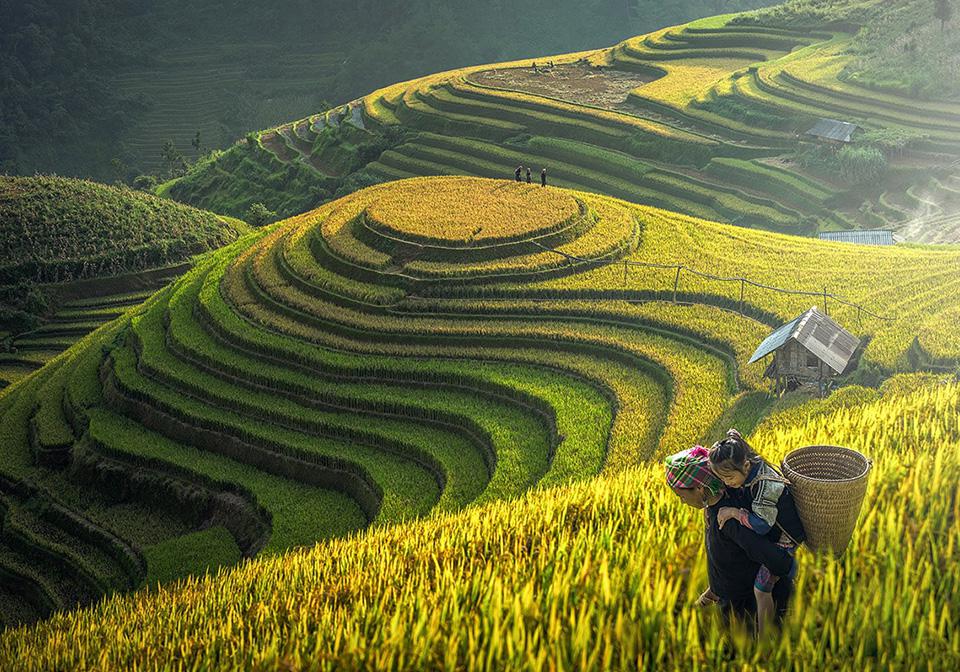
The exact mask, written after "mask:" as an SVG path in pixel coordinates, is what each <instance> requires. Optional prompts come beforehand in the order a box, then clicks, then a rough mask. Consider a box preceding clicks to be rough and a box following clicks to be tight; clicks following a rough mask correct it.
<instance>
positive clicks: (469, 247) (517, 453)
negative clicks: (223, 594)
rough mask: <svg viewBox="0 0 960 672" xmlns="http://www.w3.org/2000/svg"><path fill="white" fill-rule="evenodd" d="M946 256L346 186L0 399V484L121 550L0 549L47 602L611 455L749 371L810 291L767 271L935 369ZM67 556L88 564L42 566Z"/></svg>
mask: <svg viewBox="0 0 960 672" xmlns="http://www.w3.org/2000/svg"><path fill="white" fill-rule="evenodd" d="M691 250H697V253H696V255H692V254H691ZM814 250H816V252H814ZM812 254H816V255H817V256H819V257H820V258H822V259H823V260H824V261H823V263H822V264H821V265H818V267H817V268H809V267H806V266H805V265H804V264H803V261H802V260H804V259H808V258H810V256H811V255H812ZM676 265H681V266H683V268H682V269H681V271H682V272H681V273H680V274H679V275H678V274H677V271H676ZM958 266H960V255H958V254H957V253H956V252H947V251H944V252H933V251H917V250H908V249H904V250H889V251H885V252H884V253H883V254H882V255H874V256H869V255H866V254H865V253H864V251H863V250H862V249H860V248H856V247H853V246H845V245H842V244H832V245H831V244H821V243H815V242H812V241H805V240H803V239H800V238H793V237H777V236H775V235H773V234H763V233H759V232H749V231H745V230H742V229H731V228H729V227H724V226H721V225H717V224H713V223H710V222H706V221H702V220H694V219H690V218H687V217H684V216H682V215H676V214H671V213H667V212H664V211H660V210H655V209H650V208H644V207H640V206H634V205H630V204H628V203H626V202H624V201H618V200H614V199H610V198H608V197H602V196H597V195H592V194H589V193H586V192H575V191H566V190H562V189H558V188H555V187H548V188H546V189H542V188H540V187H539V186H536V185H526V184H516V183H514V182H512V181H504V180H487V179H479V178H464V177H451V178H446V179H416V180H407V181H403V182H398V183H396V184H388V185H383V186H380V187H374V188H371V189H368V190H365V191H362V192H358V193H357V194H355V195H354V196H351V197H348V198H346V199H343V200H340V201H337V202H335V203H333V204H330V205H329V206H325V207H323V208H321V209H319V210H316V211H312V212H310V213H307V214H305V215H302V216H299V217H296V218H293V219H291V220H288V221H285V222H283V223H280V224H278V225H275V226H272V227H270V228H268V229H266V230H263V231H260V232H257V233H254V234H251V235H248V236H247V237H245V238H243V239H242V240H241V241H239V242H238V243H235V244H233V245H231V246H229V247H227V248H225V249H224V250H222V251H221V252H218V253H217V254H215V255H213V256H208V257H207V258H206V259H205V260H204V261H203V262H201V263H200V264H199V265H198V266H197V267H196V268H195V269H194V270H192V271H191V272H189V273H188V274H187V275H186V276H184V277H183V278H182V279H181V280H179V281H177V282H175V283H174V284H172V285H171V286H170V287H168V288H166V289H164V290H163V291H161V292H159V293H157V294H156V295H154V296H153V297H151V298H150V299H149V300H148V301H147V302H146V303H144V304H143V305H142V306H141V307H139V308H136V309H134V310H133V311H131V312H128V313H126V314H125V315H124V316H123V317H122V318H121V319H118V320H115V321H113V322H110V323H109V324H107V325H106V326H104V327H101V328H99V329H97V330H96V331H94V332H93V333H91V334H90V335H88V336H86V337H84V339H83V340H82V341H81V344H80V345H78V346H76V347H74V348H71V349H70V350H67V351H66V352H65V353H63V354H61V355H59V356H57V357H56V358H55V359H54V360H53V361H52V362H51V363H50V364H49V365H47V366H46V367H44V368H43V369H41V370H40V371H39V372H38V373H36V374H35V375H33V376H32V377H30V378H29V379H27V380H25V381H23V382H22V383H20V384H19V385H18V386H16V387H15V388H13V390H11V391H10V392H9V393H8V394H6V395H5V396H3V397H0V400H2V404H3V417H2V424H0V428H2V431H3V432H4V434H3V435H4V436H5V437H6V438H5V439H4V442H3V445H4V450H5V455H4V459H3V462H2V464H3V478H4V480H3V481H2V483H4V484H5V485H4V486H3V487H4V491H3V492H4V498H5V502H7V506H8V507H9V508H11V510H14V511H17V510H19V509H20V508H21V507H26V506H27V503H28V501H36V500H39V501H47V502H49V503H50V504H49V505H50V506H54V505H55V504H56V505H57V506H64V507H68V508H70V510H71V511H72V514H71V515H73V516H76V517H77V519H78V520H80V521H82V525H83V529H84V530H86V529H88V528H89V529H92V530H96V534H97V535H100V536H104V537H109V538H111V539H113V538H116V539H119V540H123V542H122V543H121V542H120V541H117V544H119V545H116V547H115V548H114V547H113V546H111V548H114V551H115V554H117V553H120V551H119V550H117V549H119V548H124V549H127V550H125V551H123V553H122V556H123V558H128V559H127V560H122V562H124V563H127V564H126V565H124V567H125V569H124V570H123V572H121V569H120V568H118V566H117V562H119V561H117V560H116V558H114V560H112V561H107V560H105V559H99V560H97V563H93V561H92V560H85V559H84V558H83V557H78V556H77V554H76V553H75V552H74V551H72V550H70V549H71V548H72V545H71V543H67V542H69V540H70V539H71V537H70V536H69V535H76V534H78V533H77V532H76V531H75V530H74V531H73V532H71V530H70V529H67V530H64V529H61V528H58V529H57V531H51V532H50V533H51V534H53V535H54V536H55V537H56V538H58V539H61V542H63V543H59V544H58V545H56V552H51V553H48V554H47V555H46V556H44V557H47V558H49V562H43V563H34V564H31V562H30V561H29V558H30V557H31V550H30V549H31V548H33V547H29V548H27V547H24V546H18V545H17V543H19V542H17V543H12V542H9V540H7V538H6V537H4V538H3V544H4V546H3V547H2V548H3V549H4V551H3V552H4V555H0V567H3V568H5V571H7V572H8V575H9V576H17V577H19V578H18V581H20V580H27V579H29V585H31V586H33V588H31V591H32V592H30V594H29V595H27V598H28V602H30V604H31V605H32V607H31V608H32V609H33V611H32V612H28V613H32V614H35V615H36V614H43V613H46V612H48V611H49V610H50V609H51V608H53V607H54V606H58V605H62V606H69V605H72V604H76V603H84V602H88V601H90V600H92V599H94V598H95V597H96V596H97V595H98V594H100V593H102V592H109V590H111V589H118V588H119V589H122V588H123V586H124V585H126V586H128V587H129V586H130V585H136V584H137V583H139V582H141V581H143V580H144V579H145V578H148V579H149V580H150V581H155V580H169V579H171V578H174V577H176V576H180V575H183V574H189V573H191V572H195V571H200V570H201V569H202V568H203V567H207V566H217V565H219V564H223V563H227V564H229V563H230V562H232V561H233V560H231V558H233V559H234V560H235V559H237V558H239V557H242V556H243V557H249V556H253V555H256V554H260V553H277V552H280V551H284V550H286V549H289V548H291V547H294V546H299V545H309V544H312V543H314V542H315V541H317V540H323V539H328V538H332V537H338V536H342V535H344V534H346V533H348V532H350V531H355V530H359V529H363V528H366V527H368V526H371V525H373V526H375V527H378V526H381V525H386V524H391V523H396V522H400V521H403V520H409V519H412V518H417V517H422V516H425V515H428V514H431V513H434V512H442V511H448V512H452V511H456V510H459V509H462V508H463V507H467V506H473V505H478V504H480V503H484V502H490V501H493V500H499V499H505V498H506V499H509V498H512V497H516V496H519V495H522V494H523V493H524V492H525V491H526V490H528V489H529V488H532V487H535V486H547V485H559V484H564V483H570V482H572V481H577V480H582V479H585V478H589V477H592V476H595V475H596V474H598V473H601V472H604V473H613V472H620V471H623V470H625V469H629V468H632V467H634V466H636V465H640V464H644V463H646V462H647V461H648V460H649V459H650V458H651V457H654V456H656V455H662V454H664V453H666V452H668V451H670V450H673V449H676V448H678V447H682V446H685V445H690V444H692V443H694V442H696V441H698V440H701V439H702V438H704V437H706V436H708V435H709V434H710V432H711V431H712V430H713V429H714V428H715V426H717V424H718V423H721V422H723V421H724V420H722V418H725V417H726V414H729V413H730V412H735V409H736V405H737V403H738V400H740V399H741V398H744V399H749V398H750V393H752V392H755V391H757V390H760V389H762V388H763V382H762V380H761V378H760V372H761V369H760V365H759V364H757V365H746V364H745V361H746V359H747V357H748V356H749V354H750V353H751V352H752V347H753V346H754V345H755V344H756V343H757V342H759V340H760V339H762V337H763V336H764V335H765V333H766V332H767V331H768V330H769V329H770V328H771V327H772V326H775V325H776V324H778V323H779V322H781V321H784V320H786V319H789V318H792V317H794V316H795V314H797V313H799V312H802V310H804V309H806V308H808V307H809V305H810V304H811V303H816V302H818V301H817V298H811V296H810V295H795V294H783V293H779V292H777V291H773V290H770V289H766V288H765V287H764V286H767V285H777V286H780V287H782V288H784V289H788V290H794V291H809V292H810V294H814V295H816V294H818V292H819V290H820V289H821V288H822V283H827V285H828V286H829V287H830V288H831V289H834V290H836V291H839V289H841V288H842V290H843V292H844V295H843V296H842V297H835V295H834V293H833V292H831V293H830V296H829V299H828V300H829V301H831V302H832V303H830V304H828V306H827V307H828V310H830V311H831V314H832V315H834V316H835V317H836V318H837V319H839V320H840V321H841V322H842V323H844V324H846V325H847V326H849V327H850V328H852V329H854V330H855V331H857V333H858V334H859V335H861V336H862V337H866V338H869V339H870V344H869V346H868V348H867V349H866V352H865V353H864V358H865V359H866V360H868V361H870V362H872V363H874V364H875V365H876V366H878V367H881V368H883V369H886V370H888V371H895V370H897V369H909V368H911V366H912V363H913V362H915V361H916V360H917V358H922V359H923V360H924V361H929V362H937V363H940V364H941V365H944V366H951V365H952V363H953V362H956V361H958V359H960V343H958V342H957V341H956V339H955V338H954V336H953V335H952V334H951V333H950V332H949V330H944V329H943V326H944V323H943V319H944V318H943V316H944V315H949V314H950V310H952V309H953V308H952V307H954V306H956V305H960V300H958V297H957V293H956V291H955V290H956V287H955V286H954V285H956V283H955V282H954V281H953V280H952V278H954V277H956V272H957V269H958ZM824 269H827V270H824ZM878 269H883V270H882V272H881V271H879V270H878ZM704 272H707V273H708V274H709V275H706V276H705V275H702V273H704ZM721 278H737V279H734V280H729V279H727V280H723V279H721ZM739 278H745V280H744V281H743V282H741V281H740V280H739ZM746 283H749V284H746ZM742 288H745V289H746V292H745V295H744V296H743V297H742V299H741V297H740V291H741V289H742ZM905 297H909V300H906V299H905ZM839 298H843V299H844V300H846V301H849V302H850V303H849V304H841V303H839V302H838V300H839ZM638 301H639V303H637V302H638ZM107 309H108V306H97V307H94V306H76V308H75V311H80V312H79V313H77V314H78V315H81V316H82V315H86V314H87V313H86V312H85V311H89V310H93V311H94V312H95V313H96V314H98V315H101V314H102V315H104V316H106V312H104V311H107ZM864 311H866V312H864ZM871 314H877V315H880V316H881V317H885V316H886V315H888V314H889V315H892V316H894V317H895V319H894V320H892V321H886V320H882V319H879V318H876V317H872V316H871ZM70 316H71V314H67V315H65V318H66V317H70ZM91 326H92V325H91ZM915 335H919V338H918V339H917V340H916V341H914V336H915ZM65 464H70V465H71V467H70V469H69V470H68V471H60V470H59V467H61V466H62V465H65ZM34 487H37V488H40V490H39V492H37V493H35V492H34V491H32V490H28V489H27V488H34ZM79 490H82V491H83V492H85V493H87V494H86V495H84V496H83V497H77V496H76V494H75V493H77V492H78V491H79ZM27 492H29V494H23V493H27ZM154 509H158V510H159V511H160V512H161V514H162V515H160V522H159V523H151V524H150V525H148V526H147V528H146V529H147V530H148V533H147V534H146V535H145V533H144V519H143V513H142V512H144V511H148V510H149V511H152V510H154ZM71 520H72V519H71ZM77 524H78V525H79V524H80V523H77ZM27 527H28V528H29V526H27ZM31 529H32V528H31ZM71 529H72V528H71ZM31 534H32V535H33V536H32V537H31V539H34V542H33V543H34V544H35V545H39V546H40V547H47V546H49V544H51V543H53V542H52V541H51V540H50V539H48V538H47V537H45V536H43V533H41V532H37V531H36V530H33V531H32V532H31ZM91 534H93V533H91ZM197 534H201V535H207V537H203V538H204V539H205V541H204V542H202V543H201V542H199V541H198V540H197V537H196V536H195V535H197ZM64 535H68V536H64ZM98 538H99V537H98ZM91 552H92V551H91ZM181 555H182V556H183V557H188V558H190V560H189V561H188V562H184V563H178V562H176V561H175V560H173V559H174V558H178V557H180V556H181ZM111 557H113V556H111ZM129 558H133V559H132V560H129ZM94 565H95V566H94ZM64 566H69V567H71V568H73V569H71V570H70V571H75V572H80V573H81V574H82V575H83V576H86V577H87V578H86V579H84V580H85V581H87V583H86V584H83V585H82V586H81V585H79V584H78V586H76V587H74V588H72V589H70V591H68V592H64V590H61V589H59V588H58V589H56V590H55V589H53V588H51V587H50V586H53V585H55V584H56V581H55V580H54V577H55V576H56V575H57V574H58V573H60V572H63V571H66V570H64ZM101 570H102V571H103V572H105V574H103V575H101ZM124 572H126V573H124ZM6 575H7V574H5V576H6ZM87 575H90V576H87ZM121 575H122V576H124V577H126V578H124V580H123V581H125V582H126V583H124V582H120V583H117V581H119V579H117V578H116V577H118V576H121ZM24 577H26V578H24ZM111 577H113V578H111ZM78 581H79V579H78ZM4 585H7V586H8V587H9V584H8V583H4ZM57 585H58V584H57ZM94 587H97V588H99V589H100V590H99V592H98V591H97V590H94ZM22 592H23V591H21V593H22ZM22 597H23V595H22V594H21V598H22ZM11 599H12V598H11ZM18 599H19V598H18ZM15 613H21V614H22V613H24V612H23V610H22V609H21V610H20V611H18V612H15ZM19 618H21V617H17V618H16V619H14V622H15V621H16V620H18V619H19ZM22 618H26V616H23V617H22ZM27 620H29V619H27Z"/></svg>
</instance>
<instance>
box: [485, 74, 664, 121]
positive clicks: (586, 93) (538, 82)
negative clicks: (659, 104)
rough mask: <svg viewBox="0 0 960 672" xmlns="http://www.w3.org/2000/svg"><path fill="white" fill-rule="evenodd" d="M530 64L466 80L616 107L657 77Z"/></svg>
mask: <svg viewBox="0 0 960 672" xmlns="http://www.w3.org/2000/svg"><path fill="white" fill-rule="evenodd" d="M537 65H538V68H537V71H536V72H534V70H533V68H532V67H526V68H502V69H499V68H498V69H494V70H483V71H482V72H476V73H473V74H471V75H470V76H469V77H468V78H467V79H468V80H469V81H471V82H473V83H475V84H480V85H482V86H494V87H497V88H501V89H513V90H515V91H523V92H524V93H531V94H534V95H538V96H549V97H551V98H559V99H561V100H565V101H569V102H571V103H576V104H578V105H594V106H596V107H603V108H606V109H609V110H615V109H617V108H618V107H619V106H620V105H622V104H623V103H624V102H625V101H626V100H627V96H628V95H629V93H630V92H631V91H633V90H634V89H636V88H637V87H640V86H643V85H644V84H647V83H649V82H652V81H653V80H654V79H657V77H653V76H650V75H642V74H640V73H636V72H626V71H624V70H610V69H607V68H604V69H603V70H602V71H601V70H597V69H596V68H594V67H592V66H590V65H587V64H578V63H568V64H563V65H556V66H554V67H552V68H551V67H549V65H547V63H545V62H538V64H537Z"/></svg>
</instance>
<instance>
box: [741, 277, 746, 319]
mask: <svg viewBox="0 0 960 672" xmlns="http://www.w3.org/2000/svg"><path fill="white" fill-rule="evenodd" d="M745 284H746V282H745V280H744V279H743V278H740V317H743V287H744V285H745Z"/></svg>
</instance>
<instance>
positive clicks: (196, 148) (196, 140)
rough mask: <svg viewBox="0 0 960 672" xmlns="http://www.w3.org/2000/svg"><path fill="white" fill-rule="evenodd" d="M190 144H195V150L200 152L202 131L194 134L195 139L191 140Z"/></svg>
mask: <svg viewBox="0 0 960 672" xmlns="http://www.w3.org/2000/svg"><path fill="white" fill-rule="evenodd" d="M190 144H191V145H193V151H195V152H196V153H197V154H199V153H200V131H197V134H196V135H195V136H193V140H191V141H190Z"/></svg>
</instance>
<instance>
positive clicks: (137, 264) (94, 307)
mask: <svg viewBox="0 0 960 672" xmlns="http://www.w3.org/2000/svg"><path fill="white" fill-rule="evenodd" d="M246 228H247V227H246V225H244V224H243V223H242V222H236V221H235V222H228V221H226V220H224V219H223V218H220V217H218V216H216V215H213V214H211V213H208V212H202V211H200V210H196V209H194V208H191V207H187V206H183V205H180V204H178V203H172V202H170V201H168V200H164V199H160V198H157V197H156V196H152V195H148V194H144V193H141V192H135V191H132V190H129V189H118V188H115V187H108V186H104V185H101V184H96V183H94V182H86V181H80V180H71V179H66V178H59V177H31V178H18V177H0V259H2V260H3V261H2V262H0V328H3V329H4V333H3V338H2V350H3V353H2V354H0V385H2V384H6V383H10V382H14V381H15V380H18V379H19V378H21V377H23V376H24V375H26V374H27V373H29V372H30V371H33V370H34V369H37V368H39V366H40V365H41V364H42V363H43V362H45V361H46V360H48V359H50V358H51V357H52V356H53V355H55V354H56V353H57V352H59V351H61V350H63V349H65V348H66V347H69V345H71V344H72V343H74V342H75V341H76V340H77V338H78V337H79V336H81V335H83V334H85V333H87V332H89V331H91V330H93V329H94V328H96V327H97V326H99V325H100V324H102V323H103V322H105V321H109V320H111V319H114V318H115V317H117V316H119V314H120V313H121V312H123V311H122V310H121V309H122V308H123V307H125V306H129V305H131V304H133V303H137V302H139V301H141V300H143V299H144V298H146V296H147V295H149V293H150V292H147V293H146V294H145V293H144V292H145V290H150V289H151V288H153V289H155V288H156V287H157V284H158V283H160V284H163V283H164V282H165V281H166V280H168V279H169V278H170V277H171V276H172V275H175V274H176V273H177V269H176V267H177V266H178V265H180V264H183V263H184V262H187V261H189V259H190V258H191V257H192V256H193V255H196V254H200V253H202V252H207V251H209V250H212V249H215V248H218V247H220V246H222V245H224V244H226V243H228V242H230V241H232V240H235V239H236V238H237V236H238V235H239V233H240V231H244V230H246ZM182 270H183V269H180V272H182Z"/></svg>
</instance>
